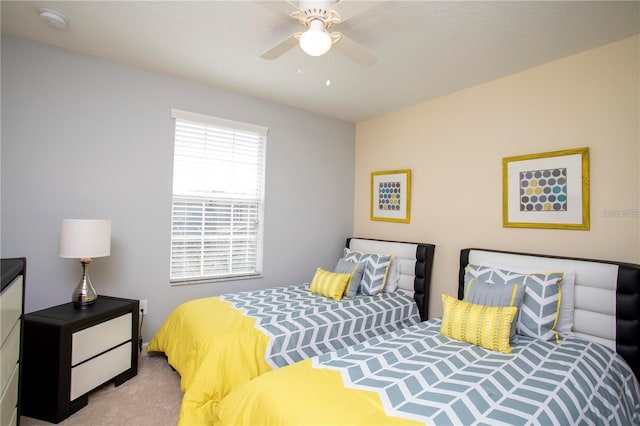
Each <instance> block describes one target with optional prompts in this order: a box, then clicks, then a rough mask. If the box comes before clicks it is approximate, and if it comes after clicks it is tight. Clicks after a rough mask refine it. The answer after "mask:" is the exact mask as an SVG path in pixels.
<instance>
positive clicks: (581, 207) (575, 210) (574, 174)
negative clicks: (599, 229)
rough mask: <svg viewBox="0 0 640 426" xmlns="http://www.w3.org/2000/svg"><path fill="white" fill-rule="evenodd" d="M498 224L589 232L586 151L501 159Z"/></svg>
mask: <svg viewBox="0 0 640 426" xmlns="http://www.w3.org/2000/svg"><path fill="white" fill-rule="evenodd" d="M502 202H503V205H502V225H503V226H504V227H510V228H549V229H573V230H582V231H587V230H589V229H590V212H589V210H590V206H589V148H577V149H567V150H562V151H552V152H543V153H540V154H529V155H520V156H515V157H506V158H503V159H502Z"/></svg>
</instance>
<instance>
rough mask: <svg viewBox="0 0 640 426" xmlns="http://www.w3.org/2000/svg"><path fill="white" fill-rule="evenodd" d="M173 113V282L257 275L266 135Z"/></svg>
mask: <svg viewBox="0 0 640 426" xmlns="http://www.w3.org/2000/svg"><path fill="white" fill-rule="evenodd" d="M171 115H172V117H173V118H174V119H175V151H174V154H173V203H172V209H171V282H172V283H187V282H188V283H191V282H194V281H199V280H209V281H210V280H217V279H229V278H236V277H237V278H239V277H247V276H256V275H260V274H261V273H262V235H263V218H264V170H265V149H266V136H267V129H266V128H264V127H260V126H254V125H251V124H245V123H238V122H234V121H229V120H223V119H219V118H215V117H209V116H206V115H201V114H195V113H190V112H186V111H179V110H175V109H174V110H172V111H171Z"/></svg>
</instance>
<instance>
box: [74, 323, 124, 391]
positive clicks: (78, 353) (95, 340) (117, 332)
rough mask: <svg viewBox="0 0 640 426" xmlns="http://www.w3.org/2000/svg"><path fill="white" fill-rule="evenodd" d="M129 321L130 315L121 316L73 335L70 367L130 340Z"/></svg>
mask: <svg viewBox="0 0 640 426" xmlns="http://www.w3.org/2000/svg"><path fill="white" fill-rule="evenodd" d="M131 321H132V319H131V314H126V315H121V316H119V317H117V318H114V319H112V320H109V321H106V322H103V323H101V324H98V325H94V326H93V327H89V328H85V329H84V330H81V331H78V332H76V333H73V341H72V346H71V347H72V350H71V365H72V366H74V365H76V364H78V363H80V362H82V361H85V360H87V359H89V358H91V357H93V356H96V355H98V354H100V353H102V352H104V351H106V350H109V349H111V348H113V347H114V346H117V345H119V344H120V343H122V342H126V341H127V340H131ZM129 355H131V352H129ZM72 399H73V398H72Z"/></svg>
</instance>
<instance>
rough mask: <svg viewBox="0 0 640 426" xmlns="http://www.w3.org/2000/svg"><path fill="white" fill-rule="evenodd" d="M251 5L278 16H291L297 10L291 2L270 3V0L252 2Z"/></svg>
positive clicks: (284, 0)
mask: <svg viewBox="0 0 640 426" xmlns="http://www.w3.org/2000/svg"><path fill="white" fill-rule="evenodd" d="M253 3H257V4H259V5H260V6H262V7H264V8H266V9H268V10H270V11H271V12H273V13H275V14H277V15H280V16H283V17H284V16H289V17H290V16H291V14H292V13H293V12H295V11H297V10H298V6H297V5H296V4H295V3H294V2H292V1H286V0H282V1H272V0H254V1H253Z"/></svg>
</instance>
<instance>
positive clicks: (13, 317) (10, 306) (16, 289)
mask: <svg viewBox="0 0 640 426" xmlns="http://www.w3.org/2000/svg"><path fill="white" fill-rule="evenodd" d="M0 307H1V308H0V311H1V314H0V315H1V316H0V342H2V343H4V341H5V340H6V339H7V337H8V336H9V333H10V332H11V329H12V328H13V325H14V324H15V323H16V322H17V321H18V320H19V319H20V315H21V313H22V275H20V276H18V277H16V278H15V279H14V280H13V282H12V283H11V284H9V286H8V287H7V289H6V290H5V291H4V292H3V293H2V298H0Z"/></svg>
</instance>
